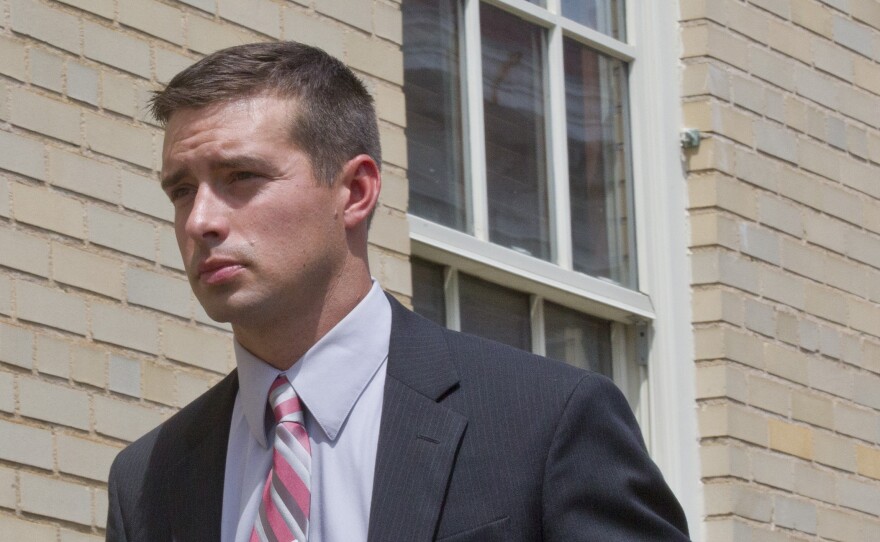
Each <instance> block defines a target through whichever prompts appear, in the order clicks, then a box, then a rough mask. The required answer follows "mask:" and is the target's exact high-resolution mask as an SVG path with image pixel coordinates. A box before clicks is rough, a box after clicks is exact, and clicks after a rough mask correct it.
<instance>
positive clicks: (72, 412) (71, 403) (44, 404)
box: [18, 377, 91, 430]
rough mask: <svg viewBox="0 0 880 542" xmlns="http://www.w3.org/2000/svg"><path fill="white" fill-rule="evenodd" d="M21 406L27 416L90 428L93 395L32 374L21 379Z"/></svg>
mask: <svg viewBox="0 0 880 542" xmlns="http://www.w3.org/2000/svg"><path fill="white" fill-rule="evenodd" d="M18 386H19V397H18V403H19V409H20V412H21V414H22V415H23V416H27V417H30V418H36V419H39V420H45V421H48V422H52V423H58V424H62V425H67V426H69V427H75V428H77V429H86V430H87V429H88V428H89V426H90V425H91V424H90V419H89V418H90V417H89V396H88V394H87V393H86V392H84V391H82V390H77V389H71V388H68V387H66V386H63V385H58V384H51V383H49V382H43V381H41V380H36V379H34V378H30V377H22V378H20V379H19V383H18Z"/></svg>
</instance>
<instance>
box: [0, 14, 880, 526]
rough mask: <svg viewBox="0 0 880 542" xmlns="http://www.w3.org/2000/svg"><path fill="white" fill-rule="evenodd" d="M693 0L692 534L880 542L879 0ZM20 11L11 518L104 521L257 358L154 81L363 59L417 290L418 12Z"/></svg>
mask: <svg viewBox="0 0 880 542" xmlns="http://www.w3.org/2000/svg"><path fill="white" fill-rule="evenodd" d="M677 4H678V7H679V8H680V14H681V34H680V35H679V36H675V37H673V39H677V38H680V40H681V43H682V51H683V54H682V59H681V60H682V72H681V77H682V94H683V96H682V102H683V103H682V106H683V110H684V119H683V124H684V125H687V126H689V127H694V128H698V129H700V130H701V131H702V132H703V134H704V136H705V139H704V140H703V142H702V143H701V144H700V146H699V147H698V148H697V149H692V150H685V151H684V158H685V167H686V175H687V183H688V189H689V197H690V200H689V201H690V203H689V209H687V212H688V216H689V221H690V229H691V234H692V236H691V240H690V244H691V248H692V255H691V261H692V269H691V273H692V276H693V285H692V292H691V293H692V297H693V307H692V310H693V315H694V322H693V329H694V332H693V339H694V343H695V352H694V354H695V359H694V360H693V361H694V362H695V363H696V367H697V379H696V382H695V383H694V385H695V386H696V395H697V397H698V401H697V404H696V405H695V407H696V408H697V410H698V413H699V431H700V436H701V440H700V443H699V447H700V455H701V469H702V478H703V482H704V484H705V487H704V489H705V492H704V496H703V499H704V501H703V509H704V512H705V516H706V517H705V520H704V521H703V523H701V524H699V525H692V529H693V530H694V537H695V539H704V540H712V541H715V540H719V541H723V540H752V539H754V540H841V541H865V540H878V534H877V533H878V532H880V412H878V411H880V101H878V94H880V4H878V3H877V2H875V1H873V0H849V1H847V0H837V1H828V2H825V3H821V2H818V1H816V0H778V1H769V0H752V1H751V2H745V1H743V0H680V2H679V3H677ZM0 25H2V30H0V533H3V534H2V537H4V538H7V537H8V538H9V539H10V540H62V541H74V540H99V539H101V538H102V536H103V527H104V521H105V517H106V506H107V497H106V477H107V471H108V469H109V465H110V462H111V461H112V458H113V457H114V456H115V454H116V453H117V451H118V450H119V449H121V447H123V446H124V445H125V444H126V443H127V442H129V441H131V440H133V439H135V438H137V437H138V436H139V435H141V434H143V433H144V432H146V431H147V430H149V429H150V428H152V427H153V426H155V425H156V424H158V423H159V422H161V421H162V420H163V419H165V418H166V417H167V416H169V415H170V414H171V413H173V412H174V411H175V410H176V409H177V408H179V407H181V406H182V405H184V404H186V403H187V402H189V401H190V400H191V399H193V398H194V397H196V396H197V395H198V394H200V393H201V392H202V391H204V390H205V389H207V387H209V386H210V385H211V384H212V383H213V382H215V381H217V380H218V379H219V378H220V377H221V375H223V374H225V373H226V372H228V371H229V370H230V369H231V368H232V367H233V366H234V360H233V356H232V352H231V341H230V335H229V330H228V327H226V326H223V325H220V324H216V323H214V322H212V321H210V319H208V318H207V316H206V315H205V314H204V312H203V311H202V310H201V308H200V307H199V305H198V304H197V303H196V301H195V300H194V299H193V297H192V295H191V293H190V291H189V287H188V285H187V283H186V278H185V276H184V274H183V271H182V265H181V262H180V257H179V255H178V252H177V247H176V242H175V240H174V235H173V230H172V226H171V206H170V204H169V203H168V202H167V201H166V200H165V197H164V195H163V194H162V193H161V191H160V190H159V188H158V186H157V182H158V181H157V178H158V168H159V166H160V153H161V145H162V132H161V128H160V127H159V126H157V125H156V124H155V123H154V122H153V121H152V120H151V119H150V118H149V116H148V114H147V113H146V110H145V104H146V101H147V99H148V97H149V91H151V90H154V89H156V88H159V87H160V86H161V85H162V84H163V83H166V82H167V81H168V79H169V78H170V77H171V76H172V75H173V74H174V73H176V72H177V71H179V70H180V69H182V68H183V67H185V66H186V65H188V64H190V63H191V62H193V61H194V60H196V59H197V58H199V57H201V56H202V55H204V54H206V53H209V52H211V51H214V50H216V49H219V48H222V47H225V46H228V45H233V44H238V43H245V42H251V41H260V40H269V39H296V40H300V41H304V42H306V43H312V44H315V45H318V46H320V47H323V48H325V49H326V50H327V51H328V52H330V53H331V54H334V55H336V56H339V57H340V58H342V59H343V60H344V61H345V62H347V63H348V64H349V65H351V66H352V67H353V68H354V69H355V70H356V71H357V73H358V74H359V75H361V76H362V77H363V78H364V79H365V81H366V83H367V85H368V87H369V88H370V89H371V91H372V92H373V93H374V95H375V97H376V101H377V106H378V112H379V117H380V130H381V134H382V142H383V150H384V159H385V163H384V167H383V170H384V172H383V180H384V186H383V194H382V198H381V206H380V208H379V209H378V210H377V213H376V217H375V219H374V222H373V226H372V231H371V246H370V259H371V265H372V269H373V273H374V275H375V276H376V277H377V278H378V279H379V280H380V281H381V282H382V284H383V285H384V286H385V287H386V288H387V289H389V290H391V291H392V292H393V293H394V294H395V295H398V296H399V297H401V298H402V299H404V300H406V299H407V298H408V297H409V296H410V294H411V292H412V285H411V283H410V267H409V255H410V236H409V229H408V226H407V223H406V209H407V191H408V186H407V180H406V166H407V164H406V141H405V137H404V129H403V127H404V125H405V116H406V115H405V107H404V100H403V92H402V89H401V86H402V83H403V61H402V55H401V47H400V46H401V40H402V31H401V15H400V5H399V2H397V1H394V0H302V1H297V2H293V1H284V0H187V1H172V0H163V1H158V0H64V1H60V0H0ZM668 68H669V69H668V70H666V71H667V72H668V73H674V72H675V66H669V67H668ZM656 105H657V107H663V106H664V104H662V103H659V104H656ZM635 159H636V160H638V157H636V158H635ZM682 211H684V210H682ZM691 362H692V360H690V359H687V360H682V363H691ZM686 385H690V384H686ZM691 406H694V405H685V410H687V409H688V408H690V407H691ZM680 445H681V446H682V447H684V446H695V445H696V444H694V443H680ZM664 453H665V455H669V454H673V453H675V450H666V451H665V452H664Z"/></svg>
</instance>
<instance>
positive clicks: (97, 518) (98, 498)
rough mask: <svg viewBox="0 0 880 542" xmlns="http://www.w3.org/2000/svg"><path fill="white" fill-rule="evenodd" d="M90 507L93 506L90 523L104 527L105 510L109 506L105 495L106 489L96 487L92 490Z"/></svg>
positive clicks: (100, 527)
mask: <svg viewBox="0 0 880 542" xmlns="http://www.w3.org/2000/svg"><path fill="white" fill-rule="evenodd" d="M92 503H93V504H92V507H93V508H94V515H93V516H92V523H94V525H95V526H96V527H98V528H99V529H104V528H106V527H107V510H108V508H109V505H110V502H109V499H108V496H107V490H106V489H103V488H96V489H95V490H94V499H93V500H92Z"/></svg>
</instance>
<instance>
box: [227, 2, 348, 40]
mask: <svg viewBox="0 0 880 542" xmlns="http://www.w3.org/2000/svg"><path fill="white" fill-rule="evenodd" d="M219 2H220V16H221V17H223V18H224V19H226V20H229V21H232V22H234V23H237V24H240V25H242V26H246V27H248V28H251V29H253V30H256V31H257V32H260V33H261V34H266V35H267V36H272V37H273V38H279V37H281V12H280V10H279V7H278V4H276V3H274V2H272V1H271V0H219ZM359 4H362V2H361V3H359Z"/></svg>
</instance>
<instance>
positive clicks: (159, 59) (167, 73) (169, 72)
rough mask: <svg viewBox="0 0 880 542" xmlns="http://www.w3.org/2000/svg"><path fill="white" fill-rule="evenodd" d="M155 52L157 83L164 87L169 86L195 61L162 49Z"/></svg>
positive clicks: (157, 48)
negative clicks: (169, 83)
mask: <svg viewBox="0 0 880 542" xmlns="http://www.w3.org/2000/svg"><path fill="white" fill-rule="evenodd" d="M155 52H156V81H157V82H159V83H160V84H163V85H165V84H168V82H169V81H171V79H172V78H173V77H174V76H175V75H177V74H178V73H180V72H181V71H183V69H184V68H186V67H188V66H189V65H190V64H192V63H193V62H194V61H195V59H193V58H190V57H188V56H183V55H182V54H179V53H177V52H174V51H169V50H168V49H164V48H162V47H155Z"/></svg>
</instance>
